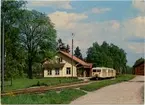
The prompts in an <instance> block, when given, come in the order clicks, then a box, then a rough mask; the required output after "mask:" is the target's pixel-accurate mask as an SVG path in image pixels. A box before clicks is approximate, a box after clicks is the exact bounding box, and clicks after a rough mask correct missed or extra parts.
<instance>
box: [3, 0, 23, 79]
mask: <svg viewBox="0 0 145 105" xmlns="http://www.w3.org/2000/svg"><path fill="white" fill-rule="evenodd" d="M25 3H26V2H25V1H15V0H7V1H5V0H3V1H2V4H1V5H2V6H1V12H2V14H1V16H2V27H1V28H3V26H4V36H5V79H10V78H16V77H22V76H23V75H24V74H23V68H24V51H23V48H22V47H21V45H20V41H19V32H20V30H19V28H18V24H19V21H18V20H19V19H20V18H22V15H20V13H21V12H22V11H23V9H22V7H24V6H25ZM1 33H3V31H1Z"/></svg>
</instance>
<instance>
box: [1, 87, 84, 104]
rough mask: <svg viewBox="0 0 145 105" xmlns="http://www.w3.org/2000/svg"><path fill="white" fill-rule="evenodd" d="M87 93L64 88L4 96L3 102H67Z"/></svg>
mask: <svg viewBox="0 0 145 105" xmlns="http://www.w3.org/2000/svg"><path fill="white" fill-rule="evenodd" d="M85 94H86V93H85V92H83V91H81V90H76V89H64V90H62V91H61V92H60V93H56V91H48V92H46V93H41V94H22V95H17V96H4V97H2V103H3V104H66V103H70V102H71V101H72V100H74V99H76V98H78V97H80V96H82V95H85Z"/></svg>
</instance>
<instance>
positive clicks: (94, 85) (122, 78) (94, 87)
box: [80, 75, 135, 91]
mask: <svg viewBox="0 0 145 105" xmlns="http://www.w3.org/2000/svg"><path fill="white" fill-rule="evenodd" d="M134 77H135V76H134V75H119V76H117V78H116V79H114V80H103V81H99V82H95V83H91V84H89V85H85V86H82V87H81V88H80V89H82V90H85V91H94V90H97V89H100V88H102V87H104V86H108V85H112V84H115V83H120V82H123V81H128V80H130V79H133V78H134Z"/></svg>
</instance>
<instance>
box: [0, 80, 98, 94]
mask: <svg viewBox="0 0 145 105" xmlns="http://www.w3.org/2000/svg"><path fill="white" fill-rule="evenodd" d="M92 82H96V81H83V82H77V83H71V84H63V85H60V86H39V87H31V88H25V89H19V90H14V91H10V92H4V93H1V96H10V95H18V94H27V93H43V92H46V91H49V90H61V89H64V88H76V87H80V86H84V85H87V84H90V83H92Z"/></svg>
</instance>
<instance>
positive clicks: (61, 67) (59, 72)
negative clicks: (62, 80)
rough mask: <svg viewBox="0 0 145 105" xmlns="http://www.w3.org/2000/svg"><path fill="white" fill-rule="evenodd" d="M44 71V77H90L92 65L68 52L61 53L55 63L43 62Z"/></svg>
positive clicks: (56, 57)
mask: <svg viewBox="0 0 145 105" xmlns="http://www.w3.org/2000/svg"><path fill="white" fill-rule="evenodd" d="M72 58H73V59H72ZM72 66H73V67H72ZM43 69H44V77H72V76H73V77H89V76H91V70H92V64H90V63H86V62H85V61H83V60H81V59H79V58H77V57H75V56H73V57H72V55H70V54H69V53H67V52H64V51H59V52H58V53H57V55H56V56H55V58H54V60H53V61H50V60H48V59H46V60H45V61H44V62H43Z"/></svg>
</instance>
